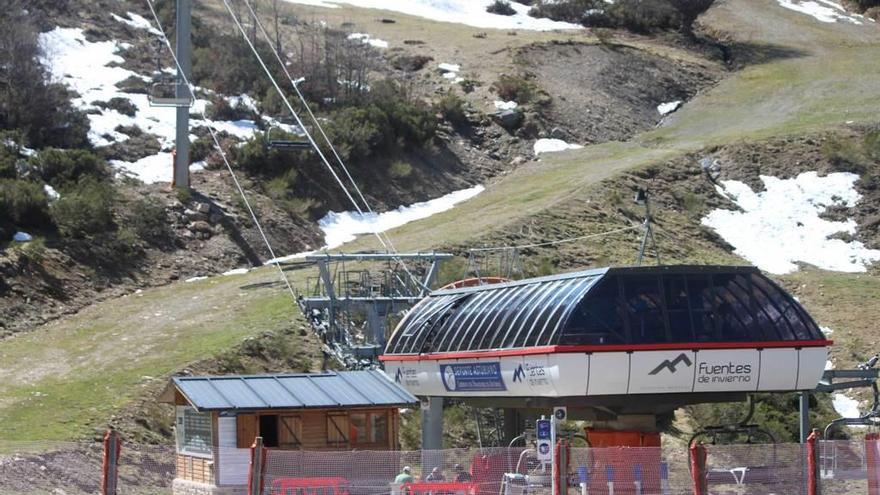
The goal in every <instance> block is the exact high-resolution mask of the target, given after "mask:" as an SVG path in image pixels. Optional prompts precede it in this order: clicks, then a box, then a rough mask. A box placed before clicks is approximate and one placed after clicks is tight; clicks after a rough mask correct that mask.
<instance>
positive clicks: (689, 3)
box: [668, 0, 715, 38]
mask: <svg viewBox="0 0 880 495" xmlns="http://www.w3.org/2000/svg"><path fill="white" fill-rule="evenodd" d="M668 1H669V4H670V5H672V7H673V8H675V10H677V11H678V15H679V16H680V17H681V26H680V27H679V31H680V32H681V33H682V34H683V35H685V36H687V37H688V38H693V37H694V22H695V21H696V20H697V17H699V16H700V14H702V13H703V12H705V11H707V10H709V7H711V6H712V4H713V3H715V0H668Z"/></svg>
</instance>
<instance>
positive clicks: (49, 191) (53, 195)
mask: <svg viewBox="0 0 880 495" xmlns="http://www.w3.org/2000/svg"><path fill="white" fill-rule="evenodd" d="M43 191H45V193H46V196H47V197H48V198H49V201H55V200H57V199H59V198H61V195H60V194H58V191H56V190H55V188H54V187H52V186H50V185H49V184H43Z"/></svg>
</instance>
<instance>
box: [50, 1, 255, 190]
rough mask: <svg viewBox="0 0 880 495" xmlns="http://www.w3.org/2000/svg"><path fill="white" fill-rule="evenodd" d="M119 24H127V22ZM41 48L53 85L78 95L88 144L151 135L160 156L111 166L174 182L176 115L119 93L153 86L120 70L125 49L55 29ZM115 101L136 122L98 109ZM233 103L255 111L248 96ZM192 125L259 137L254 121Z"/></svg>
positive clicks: (133, 17)
mask: <svg viewBox="0 0 880 495" xmlns="http://www.w3.org/2000/svg"><path fill="white" fill-rule="evenodd" d="M117 17H119V16H117ZM129 18H130V19H129V20H128V21H129V22H131V23H135V24H137V25H139V26H141V25H144V26H146V25H149V22H148V21H147V20H146V19H144V18H142V17H140V16H137V14H131V13H129ZM117 20H119V21H120V22H126V19H124V18H122V17H119V19H117ZM144 23H146V24H144ZM40 46H41V47H42V48H43V53H44V58H43V60H42V62H43V64H44V65H45V66H46V67H47V68H48V69H49V71H50V73H51V75H52V78H53V80H55V81H56V82H61V83H64V84H65V85H67V86H68V87H69V88H71V89H72V90H73V91H75V92H76V93H78V94H79V96H78V97H76V98H74V99H73V103H74V105H75V106H76V107H77V108H79V109H81V110H84V111H86V112H88V119H89V141H91V143H92V144H93V145H94V146H96V147H104V146H109V145H111V144H113V143H118V142H123V141H126V140H127V139H128V136H127V135H125V134H123V133H122V132H119V131H118V130H117V129H118V128H120V127H138V128H140V129H141V130H142V131H144V132H146V133H149V134H153V135H156V136H157V137H158V138H159V143H160V146H161V149H162V152H160V153H159V154H157V155H153V156H148V157H144V158H141V159H140V160H136V161H134V162H124V161H120V160H114V161H111V164H112V165H113V166H114V167H116V168H117V169H119V170H121V171H123V172H124V173H127V174H129V175H132V176H134V177H137V178H138V179H140V180H142V181H143V182H146V183H154V182H170V181H171V176H172V173H173V172H172V170H173V168H172V166H171V160H170V158H169V156H170V151H171V149H172V148H173V147H174V139H175V134H176V131H175V113H176V111H175V110H176V109H174V108H160V107H152V106H150V102H149V99H148V97H147V95H145V94H135V93H126V92H124V91H120V90H119V88H118V87H117V84H118V83H121V82H122V81H124V80H126V79H128V78H131V77H134V78H137V79H141V80H143V81H146V82H150V81H151V79H150V78H149V77H146V76H142V75H140V74H137V73H135V72H133V71H130V70H128V69H123V68H122V67H119V66H118V65H120V64H122V63H123V62H125V60H124V59H123V58H122V57H120V56H119V55H117V52H118V51H119V50H120V49H122V48H123V46H122V44H121V43H118V42H116V41H112V40H111V41H98V42H94V43H93V42H90V41H88V40H87V39H86V38H85V35H84V33H83V30H82V29H76V28H61V27H56V28H55V29H53V30H52V31H48V32H46V33H42V34H40ZM111 65H112V66H111ZM170 72H171V73H174V71H173V70H170ZM112 98H123V99H126V100H128V101H130V102H131V103H132V104H133V105H134V107H135V114H134V116H129V115H124V114H121V113H119V112H118V111H116V110H112V109H102V108H100V107H99V106H97V105H94V104H93V103H95V102H107V101H110V100H111V99H112ZM233 98H238V99H239V101H241V102H242V103H243V104H244V105H246V106H248V107H251V106H252V107H254V108H256V104H255V103H254V102H253V100H251V99H250V98H246V95H243V96H238V97H233ZM207 105H208V101H207V100H204V99H197V100H196V101H195V102H194V104H193V108H192V109H191V113H202V112H203V111H204V109H205V107H206V106H207ZM190 125H191V127H192V128H193V129H194V128H197V127H205V126H208V125H213V126H214V127H215V128H217V129H218V130H220V131H225V132H227V133H229V134H230V135H233V136H235V137H237V138H239V139H248V138H250V137H252V136H253V135H254V133H255V132H256V131H257V125H256V124H255V123H254V122H252V121H249V120H239V121H234V122H225V121H209V120H199V119H193V120H191V123H190ZM196 170H198V169H196Z"/></svg>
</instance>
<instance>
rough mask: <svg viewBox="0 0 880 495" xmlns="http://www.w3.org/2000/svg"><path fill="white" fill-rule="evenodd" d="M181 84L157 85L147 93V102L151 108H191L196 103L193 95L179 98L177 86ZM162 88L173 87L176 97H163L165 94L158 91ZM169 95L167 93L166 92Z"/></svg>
mask: <svg viewBox="0 0 880 495" xmlns="http://www.w3.org/2000/svg"><path fill="white" fill-rule="evenodd" d="M179 85H180V83H161V82H159V83H155V84H153V85H152V87H151V90H150V92H149V93H147V100H148V101H149V102H150V106H151V107H172V108H189V107H192V106H193V104H194V103H195V99H194V98H193V97H192V95H189V96H185V97H182V98H179V97H177V96H176V95H177V86H179ZM162 87H173V88H174V94H175V96H161V95H162V93H163V92H161V91H158V90H159V89H160V88H162ZM166 93H167V92H166Z"/></svg>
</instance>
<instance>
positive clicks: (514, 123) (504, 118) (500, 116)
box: [492, 109, 523, 131]
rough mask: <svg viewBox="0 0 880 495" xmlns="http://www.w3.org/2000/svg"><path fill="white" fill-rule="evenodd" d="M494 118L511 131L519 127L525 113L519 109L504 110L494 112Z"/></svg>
mask: <svg viewBox="0 0 880 495" xmlns="http://www.w3.org/2000/svg"><path fill="white" fill-rule="evenodd" d="M492 120H494V121H495V122H496V123H498V125H500V126H501V127H503V128H505V129H507V130H509V131H510V130H513V129H516V128H517V127H519V125H520V124H521V123H522V121H523V114H522V112H520V111H519V110H518V109H513V110H502V111H500V112H495V113H493V114H492Z"/></svg>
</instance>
